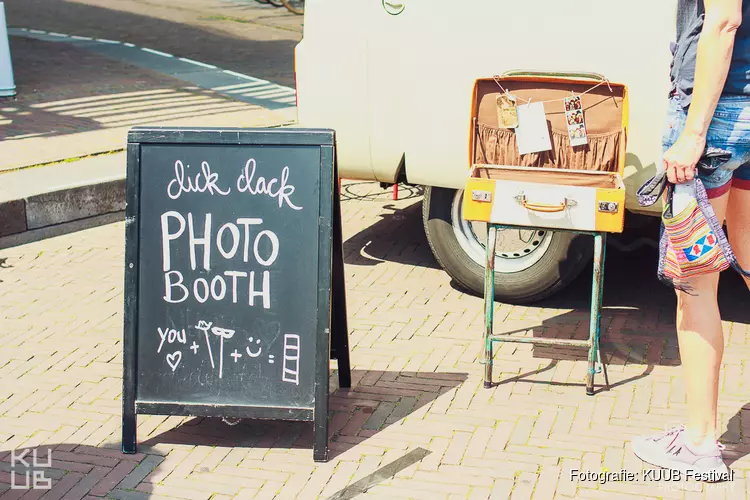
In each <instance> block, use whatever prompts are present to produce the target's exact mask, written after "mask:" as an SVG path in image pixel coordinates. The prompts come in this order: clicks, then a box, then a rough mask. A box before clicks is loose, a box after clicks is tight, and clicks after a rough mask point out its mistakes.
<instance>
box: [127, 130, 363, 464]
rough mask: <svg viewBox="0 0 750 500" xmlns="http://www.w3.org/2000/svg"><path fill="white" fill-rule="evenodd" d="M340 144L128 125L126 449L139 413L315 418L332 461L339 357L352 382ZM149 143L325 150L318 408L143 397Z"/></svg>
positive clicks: (278, 134)
mask: <svg viewBox="0 0 750 500" xmlns="http://www.w3.org/2000/svg"><path fill="white" fill-rule="evenodd" d="M335 142H336V140H335V133H334V132H333V131H332V130H327V129H303V128H277V129H239V128H183V127H136V128H133V129H131V130H130V132H129V133H128V145H127V179H126V186H127V193H126V201H127V206H126V210H125V284H124V285H125V288H124V295H125V317H124V332H123V377H122V384H123V397H122V451H123V452H124V453H135V452H136V450H137V435H136V416H137V414H139V413H140V414H151V415H184V416H205V417H234V418H259V419H280V420H301V421H312V422H313V424H314V434H315V438H314V446H313V459H314V460H315V461H316V462H324V461H327V460H328V404H329V391H330V388H329V372H330V362H329V359H331V358H334V359H337V360H338V378H339V387H343V388H346V387H350V386H351V368H350V361H349V334H348V322H347V312H346V290H345V286H344V256H343V234H342V227H341V206H340V193H339V187H338V168H337V167H338V165H337V162H336V150H335ZM144 144H211V145H240V146H290V147H293V146H319V147H320V199H319V205H318V220H319V224H318V248H319V254H318V302H317V339H316V346H317V349H316V353H315V382H314V391H313V394H314V402H313V407H311V408H299V407H276V406H274V407H269V406H252V405H236V404H235V405H213V404H211V405H202V404H190V403H185V404H182V403H174V402H153V401H138V394H137V386H138V350H137V347H138V293H139V289H138V284H139V280H138V278H139V276H138V272H139V266H138V264H139V262H138V260H139V249H140V233H139V222H140V213H139V212H140V206H139V201H140V188H141V185H140V161H141V146H142V145H144ZM329 188H330V190H329ZM328 203H331V211H330V215H329V213H323V210H322V208H323V207H326V206H327V204H328ZM326 212H327V211H326Z"/></svg>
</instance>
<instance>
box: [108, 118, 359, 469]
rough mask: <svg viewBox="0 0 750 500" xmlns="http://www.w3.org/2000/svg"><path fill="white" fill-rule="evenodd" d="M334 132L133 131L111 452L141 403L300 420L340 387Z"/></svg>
mask: <svg viewBox="0 0 750 500" xmlns="http://www.w3.org/2000/svg"><path fill="white" fill-rule="evenodd" d="M335 158H336V154H335V140H334V133H333V131H331V130H318V129H314V130H313V129H226V128H221V129H219V128H206V129H193V128H134V129H132V130H131V131H130V133H129V134H128V159H127V162H128V165H127V210H126V223H125V228H126V229H125V233H126V234H125V240H126V243H125V246H126V251H125V261H126V262H125V328H124V343H123V344H124V346H123V354H124V359H123V414H122V436H123V440H122V448H123V451H124V452H125V453H135V451H136V442H137V440H136V414H138V413H141V414H158V415H193V416H207V417H235V418H261V419H282V420H306V421H312V422H314V426H315V445H314V451H313V458H314V459H315V460H316V461H325V460H327V459H328V425H327V414H328V396H329V387H328V380H329V365H330V363H329V359H330V358H331V357H335V358H337V359H338V363H339V385H340V386H341V387H349V386H350V380H351V375H350V368H349V347H348V335H347V321H346V297H345V292H344V264H343V253H342V234H341V212H340V203H339V202H340V200H339V193H338V182H336V179H337V172H336V162H335Z"/></svg>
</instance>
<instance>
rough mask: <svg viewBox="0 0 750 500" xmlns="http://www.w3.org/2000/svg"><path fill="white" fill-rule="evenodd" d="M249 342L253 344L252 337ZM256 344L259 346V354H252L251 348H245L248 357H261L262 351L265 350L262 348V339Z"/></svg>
mask: <svg viewBox="0 0 750 500" xmlns="http://www.w3.org/2000/svg"><path fill="white" fill-rule="evenodd" d="M247 340H248V342H250V343H251V344H252V343H253V338H252V337H250V338H249V339H247ZM255 343H256V344H258V351H257V352H250V346H247V347H245V352H246V353H247V355H248V356H250V357H251V358H257V357H258V356H260V352H261V351H262V350H263V348H262V347H260V339H258V340H256V341H255Z"/></svg>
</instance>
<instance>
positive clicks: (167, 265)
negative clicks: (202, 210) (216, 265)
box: [161, 210, 279, 272]
mask: <svg viewBox="0 0 750 500" xmlns="http://www.w3.org/2000/svg"><path fill="white" fill-rule="evenodd" d="M172 220H175V221H176V222H177V227H176V228H175V227H174V226H175V225H174V224H170V221H172ZM260 224H263V219H260V218H256V217H240V218H238V219H236V221H235V222H227V223H225V224H223V225H222V226H221V227H219V230H218V231H217V232H216V235H215V236H214V234H213V232H212V228H213V227H214V224H213V218H212V215H211V214H210V213H208V214H204V215H203V224H202V228H201V229H202V236H199V235H198V231H196V222H195V220H194V219H193V214H192V212H188V213H187V220H186V219H185V217H184V216H183V215H182V214H181V213H179V212H176V211H174V210H170V211H168V212H164V213H163V214H161V242H162V269H163V270H164V272H168V271H169V270H171V269H172V246H173V245H172V242H176V241H177V240H178V239H180V237H181V236H182V235H183V234H184V233H185V229H186V228H187V230H188V231H187V233H188V234H187V236H188V237H187V241H185V242H184V243H186V244H187V250H188V252H189V254H190V268H191V269H192V270H193V271H195V270H196V269H197V268H198V255H197V253H198V252H197V251H198V249H199V248H200V249H201V252H202V254H203V255H202V257H203V259H202V268H203V270H205V271H210V270H211V253H212V249H213V248H214V246H215V247H216V249H217V250H218V251H219V254H220V255H221V256H222V257H223V258H224V259H225V260H230V259H233V258H234V257H235V256H236V255H237V253H238V252H239V249H240V245H242V249H243V252H242V261H243V262H246V263H247V262H250V243H251V241H252V248H253V252H252V255H253V257H254V259H255V262H256V263H258V264H260V265H261V266H263V267H269V266H271V265H273V263H274V262H276V259H277V258H278V256H279V237H278V235H277V234H276V233H275V232H273V231H271V230H269V229H264V230H261V231H259V232H258V233H257V234H256V235H255V237H254V238H253V237H251V234H250V226H257V225H260ZM238 226H243V228H244V231H240V228H239V227H238ZM263 238H266V239H267V240H268V245H270V251H269V252H268V255H266V256H262V255H261V253H260V246H261V243H262V242H263ZM227 240H229V241H227ZM184 243H183V244H184ZM268 245H267V246H268Z"/></svg>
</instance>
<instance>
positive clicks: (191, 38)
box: [5, 0, 301, 87]
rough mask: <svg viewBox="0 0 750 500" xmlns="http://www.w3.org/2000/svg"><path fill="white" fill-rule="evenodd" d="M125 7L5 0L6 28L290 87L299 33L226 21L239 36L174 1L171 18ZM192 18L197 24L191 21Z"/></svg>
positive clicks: (61, 0)
mask: <svg viewBox="0 0 750 500" xmlns="http://www.w3.org/2000/svg"><path fill="white" fill-rule="evenodd" d="M112 3H113V4H115V2H112ZM176 4H179V2H176ZM157 8H159V7H157ZM227 8H228V9H232V8H233V6H232V4H227ZM234 8H236V6H234ZM125 9H127V7H123V9H122V10H115V9H108V8H105V7H98V6H94V5H90V4H84V3H78V2H69V1H64V0H6V2H5V10H6V17H7V23H8V26H11V27H18V28H32V29H38V30H45V31H52V32H57V33H65V34H70V35H80V36H89V37H94V38H104V39H109V40H118V41H122V42H129V43H133V44H135V45H138V46H141V47H148V48H150V49H155V50H159V51H162V52H168V53H170V54H173V55H174V56H175V57H185V58H188V59H193V60H196V61H201V62H204V63H209V64H213V65H216V66H219V67H220V68H223V69H227V70H232V71H237V72H240V73H244V74H248V75H252V76H255V77H258V78H263V79H266V80H270V81H273V82H276V83H279V84H282V85H287V86H289V87H294V47H295V46H296V44H297V42H298V40H299V39H301V34H300V33H296V32H291V31H288V30H282V31H279V30H275V29H272V28H268V27H266V26H262V25H259V24H257V25H256V24H246V23H231V25H230V26H232V27H235V26H236V32H237V33H241V34H242V35H243V36H245V38H241V37H240V36H233V35H232V34H231V33H230V32H228V31H227V30H226V29H221V27H220V22H221V20H222V16H221V14H222V11H217V12H216V13H215V14H216V19H215V20H214V21H212V19H214V18H213V17H211V18H210V19H209V18H207V17H201V18H197V19H194V18H193V17H194V16H192V14H191V15H188V14H186V13H183V12H182V9H180V7H179V6H178V5H176V6H175V7H174V9H173V12H174V19H175V20H166V19H160V18H157V17H149V16H146V15H140V14H137V13H133V12H127V11H126V10H125ZM289 16H291V17H292V18H294V17H295V16H294V15H293V14H289ZM178 20H180V21H183V22H180V21H178ZM188 21H193V22H192V23H191V24H189V23H188ZM197 21H200V25H196V22H197ZM217 23H219V24H217ZM253 36H254V37H255V38H250V37H253Z"/></svg>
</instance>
